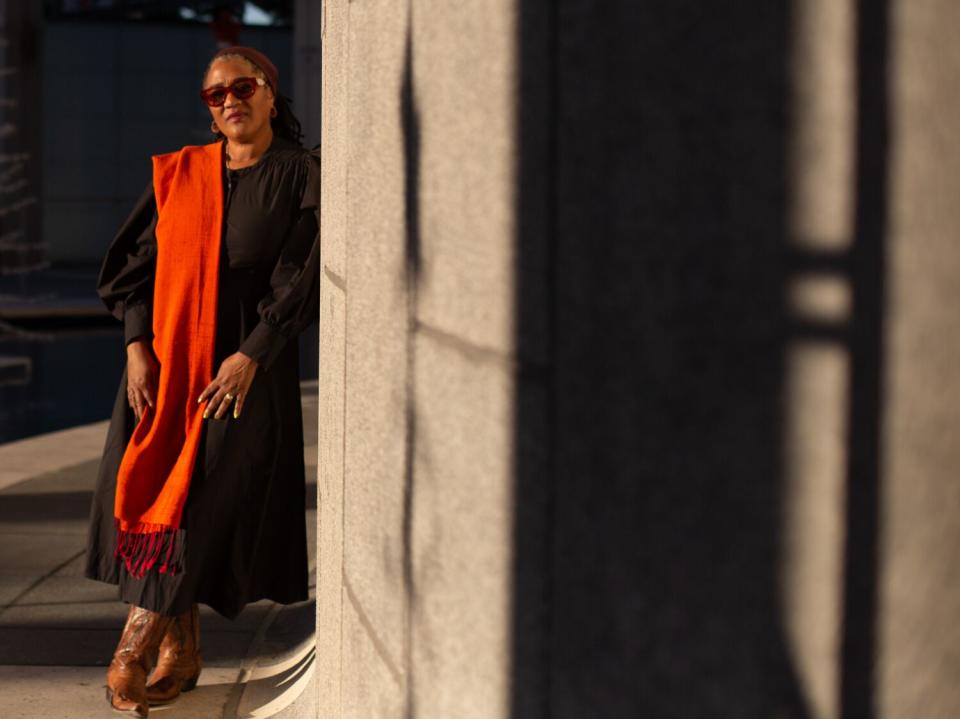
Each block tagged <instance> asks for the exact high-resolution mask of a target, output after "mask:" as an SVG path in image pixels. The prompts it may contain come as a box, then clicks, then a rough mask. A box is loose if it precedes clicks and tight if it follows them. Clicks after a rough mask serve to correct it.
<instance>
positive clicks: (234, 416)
mask: <svg viewBox="0 0 960 719" xmlns="http://www.w3.org/2000/svg"><path fill="white" fill-rule="evenodd" d="M239 416H240V414H239V413H238V412H237V408H236V407H234V408H233V418H234V419H237V418H238V417H239Z"/></svg>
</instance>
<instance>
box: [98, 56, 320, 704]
mask: <svg viewBox="0 0 960 719" xmlns="http://www.w3.org/2000/svg"><path fill="white" fill-rule="evenodd" d="M202 86H203V91H202V93H201V95H202V98H203V100H204V101H205V102H206V103H207V105H208V106H209V110H210V114H211V116H212V123H211V128H210V129H211V131H212V132H213V133H215V134H216V136H217V139H216V140H215V141H214V142H212V143H210V144H208V145H188V146H185V147H183V148H182V149H181V150H179V151H177V152H171V153H167V154H165V155H157V156H154V157H153V178H152V181H151V183H150V185H149V186H148V187H147V189H146V191H145V192H144V194H143V196H142V197H141V198H140V200H139V202H138V203H137V205H136V206H135V208H134V210H133V212H132V213H131V215H130V217H129V218H128V219H127V221H126V222H125V223H124V224H123V226H122V227H121V228H120V231H119V233H118V234H117V236H116V237H115V238H114V240H113V242H112V243H111V245H110V248H109V249H108V251H107V254H106V256H105V258H104V262H103V266H102V269H101V272H100V277H99V280H98V287H97V292H98V294H99V296H100V297H101V299H102V300H103V301H104V303H105V304H106V306H107V308H108V309H109V310H110V312H111V313H112V314H113V315H114V316H115V317H117V318H118V319H122V320H123V323H124V335H125V341H126V346H127V364H126V368H125V370H124V374H123V377H122V378H121V382H120V389H119V392H118V394H117V398H116V402H115V404H114V409H113V414H112V417H111V420H110V427H109V430H108V433H107V440H106V444H105V448H104V454H103V459H102V461H101V463H100V469H99V473H98V478H97V486H96V490H95V493H94V498H93V504H92V509H91V518H90V531H89V536H88V541H87V561H86V569H85V574H86V576H87V577H89V578H91V579H96V580H100V581H104V582H110V583H113V584H117V585H118V586H119V595H120V598H121V599H122V600H124V601H125V602H127V603H129V604H130V609H129V614H128V617H127V623H126V626H125V627H124V630H123V633H122V635H121V638H120V642H119V644H118V646H117V649H116V652H115V654H114V657H113V661H112V662H111V665H110V669H109V670H108V672H107V687H106V694H107V700H108V701H109V702H110V704H111V706H112V707H114V708H115V709H119V710H122V711H127V712H130V713H131V714H133V715H135V716H139V717H146V716H147V714H148V711H149V704H161V703H167V702H169V701H172V700H173V699H175V698H176V697H177V696H178V695H179V693H180V692H181V691H188V690H189V689H192V688H193V687H194V686H195V685H196V682H197V678H198V677H199V674H200V668H201V659H200V651H199V627H198V607H197V605H198V603H200V602H202V603H204V604H207V605H209V606H210V607H212V608H213V609H214V610H215V611H217V612H218V613H220V614H221V615H223V616H225V617H227V618H229V619H233V618H235V617H236V616H237V615H238V614H239V613H240V611H241V610H242V609H243V607H244V605H245V604H246V603H248V602H252V601H255V600H258V599H264V598H266V599H271V600H273V601H275V602H279V603H284V604H286V603H292V602H297V601H303V600H306V599H307V598H308V591H307V547H306V524H305V523H306V519H305V497H304V495H305V491H304V462H303V418H302V415H301V406H300V388H299V381H298V372H299V354H298V348H297V341H296V337H297V335H298V333H299V332H300V331H301V330H302V329H304V328H305V327H306V326H307V325H309V324H310V323H311V322H312V321H314V320H316V319H317V312H318V305H319V291H318V283H319V266H320V262H319V253H320V247H319V229H318V219H319V216H318V213H319V207H318V204H319V184H320V182H319V158H318V157H317V155H316V154H314V153H311V152H309V151H307V150H305V149H303V147H301V144H300V136H301V133H300V124H299V122H297V120H296V118H295V117H294V116H293V114H292V113H291V112H290V109H289V107H288V104H287V101H286V99H285V98H284V97H283V96H282V95H280V93H279V91H278V87H279V83H278V74H277V70H276V68H275V67H274V65H273V63H272V62H271V61H270V60H269V59H268V58H267V57H266V56H265V55H263V54H262V53H260V52H258V51H257V50H254V49H253V48H249V47H243V46H233V47H228V48H223V49H222V50H219V51H218V52H217V53H216V54H215V55H214V56H213V58H212V59H211V62H210V64H209V65H208V67H207V70H206V72H205V74H204V78H203V83H202ZM158 650H159V656H158V660H157V667H156V670H155V671H154V674H153V676H152V677H151V678H150V683H149V686H148V685H147V675H148V674H149V672H150V668H151V664H152V661H153V658H152V657H153V655H155V654H156V653H157V652H158Z"/></svg>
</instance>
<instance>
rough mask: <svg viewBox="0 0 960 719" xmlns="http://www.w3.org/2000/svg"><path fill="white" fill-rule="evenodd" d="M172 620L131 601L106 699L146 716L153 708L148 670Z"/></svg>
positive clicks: (138, 715)
mask: <svg viewBox="0 0 960 719" xmlns="http://www.w3.org/2000/svg"><path fill="white" fill-rule="evenodd" d="M172 621H173V617H168V616H165V615H163V614H159V613H157V612H152V611H150V610H149V609H144V608H143V607H138V606H136V605H134V604H131V605H130V611H129V613H128V614H127V623H126V625H125V626H124V628H123V634H122V635H121V636H120V643H119V644H117V648H116V651H114V653H113V660H112V661H111V662H110V668H109V669H108V670H107V702H109V704H110V706H111V707H113V708H114V709H116V710H118V711H123V712H128V713H130V714H131V715H133V716H135V717H139V719H146V717H147V716H148V714H149V712H150V708H149V705H148V703H147V686H146V685H147V674H149V673H150V667H151V665H152V662H153V655H154V654H155V653H156V651H157V647H158V646H159V644H160V642H161V640H162V639H163V635H164V633H165V632H166V630H167V627H168V626H169V625H170V623H171V622H172Z"/></svg>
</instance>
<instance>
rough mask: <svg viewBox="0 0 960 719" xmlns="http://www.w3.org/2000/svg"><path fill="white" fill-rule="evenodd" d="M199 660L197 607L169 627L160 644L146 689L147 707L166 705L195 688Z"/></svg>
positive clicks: (198, 615) (198, 675) (198, 672)
mask: <svg viewBox="0 0 960 719" xmlns="http://www.w3.org/2000/svg"><path fill="white" fill-rule="evenodd" d="M201 666H202V661H201V659H200V607H199V606H198V605H196V604H194V605H192V606H191V607H190V609H188V610H187V611H185V612H183V614H179V615H178V616H177V617H176V619H175V620H174V621H173V622H171V623H170V626H169V627H168V628H167V633H166V634H165V635H164V637H163V643H161V644H160V656H159V658H158V660H157V668H156V670H155V671H154V673H153V676H152V677H151V678H150V683H149V684H148V685H147V700H148V701H149V702H150V704H169V703H170V702H172V701H174V700H175V699H176V698H177V697H178V696H180V692H188V691H190V690H191V689H193V688H194V687H195V686H197V679H199V678H200V669H201Z"/></svg>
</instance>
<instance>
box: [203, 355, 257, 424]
mask: <svg viewBox="0 0 960 719" xmlns="http://www.w3.org/2000/svg"><path fill="white" fill-rule="evenodd" d="M259 366H260V365H259V364H257V362H256V361H254V360H252V359H250V358H249V357H247V356H246V355H245V354H243V353H242V352H234V353H233V354H232V355H230V356H229V357H227V358H226V359H225V360H224V361H223V363H222V364H221V365H220V371H219V372H217V376H216V377H214V378H213V382H211V383H210V384H208V385H207V386H206V388H205V389H204V390H203V392H201V393H200V397H199V398H198V399H197V402H199V403H202V402H203V401H204V400H209V402H208V403H207V407H206V409H205V410H204V411H203V418H204V419H207V418H208V417H209V416H210V415H211V414H212V415H213V418H214V419H221V418H222V417H223V416H224V415H225V414H226V413H227V410H228V409H229V407H230V403H231V402H233V417H234V419H236V418H237V417H239V416H240V412H241V410H242V409H243V401H244V399H245V398H246V396H247V392H248V391H249V389H250V385H251V384H252V383H253V377H254V375H255V374H256V373H257V367H259Z"/></svg>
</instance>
